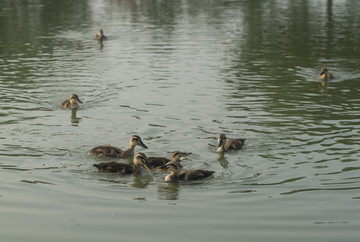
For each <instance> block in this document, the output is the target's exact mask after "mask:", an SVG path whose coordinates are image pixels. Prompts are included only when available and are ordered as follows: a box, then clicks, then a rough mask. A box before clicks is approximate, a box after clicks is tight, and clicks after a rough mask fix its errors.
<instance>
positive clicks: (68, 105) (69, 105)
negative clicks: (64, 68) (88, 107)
mask: <svg viewBox="0 0 360 242" xmlns="http://www.w3.org/2000/svg"><path fill="white" fill-rule="evenodd" d="M79 103H83V102H82V101H80V99H79V97H78V95H76V94H71V95H70V99H68V100H65V101H63V102H62V104H61V107H62V108H63V109H76V108H79Z"/></svg>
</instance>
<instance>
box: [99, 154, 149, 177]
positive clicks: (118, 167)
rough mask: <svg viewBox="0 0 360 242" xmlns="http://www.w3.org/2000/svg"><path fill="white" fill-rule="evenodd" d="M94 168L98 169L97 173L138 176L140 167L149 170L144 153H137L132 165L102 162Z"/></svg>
mask: <svg viewBox="0 0 360 242" xmlns="http://www.w3.org/2000/svg"><path fill="white" fill-rule="evenodd" d="M93 166H94V167H96V168H98V170H99V171H102V172H109V173H118V174H138V173H140V172H141V167H144V168H146V169H147V170H149V171H150V170H151V168H150V165H149V164H148V161H147V158H146V155H145V154H144V153H140V152H139V153H137V154H136V155H135V156H134V159H133V163H132V164H129V163H118V162H103V163H99V164H94V165H93Z"/></svg>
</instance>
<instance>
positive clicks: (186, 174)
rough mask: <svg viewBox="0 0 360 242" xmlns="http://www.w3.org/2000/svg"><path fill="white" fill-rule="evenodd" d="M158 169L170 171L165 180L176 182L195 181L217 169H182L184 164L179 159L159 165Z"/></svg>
mask: <svg viewBox="0 0 360 242" xmlns="http://www.w3.org/2000/svg"><path fill="white" fill-rule="evenodd" d="M157 170H158V171H169V172H170V174H168V175H167V176H166V177H165V181H167V182H174V181H195V180H200V179H204V178H207V177H209V176H211V175H212V174H214V173H215V171H209V170H201V169H197V170H182V165H181V164H180V162H179V161H178V160H171V161H169V162H168V163H166V165H164V166H161V167H158V168H157Z"/></svg>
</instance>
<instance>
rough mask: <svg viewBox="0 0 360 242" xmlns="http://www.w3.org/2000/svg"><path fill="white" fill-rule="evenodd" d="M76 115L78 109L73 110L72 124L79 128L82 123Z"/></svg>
mask: <svg viewBox="0 0 360 242" xmlns="http://www.w3.org/2000/svg"><path fill="white" fill-rule="evenodd" d="M76 113H77V109H72V110H71V123H72V125H74V126H78V125H79V123H80V121H81V118H78V117H77V116H76Z"/></svg>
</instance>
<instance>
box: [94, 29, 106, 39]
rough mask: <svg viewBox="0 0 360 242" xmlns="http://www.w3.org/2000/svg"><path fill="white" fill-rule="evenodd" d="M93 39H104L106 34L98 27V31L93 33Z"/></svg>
mask: <svg viewBox="0 0 360 242" xmlns="http://www.w3.org/2000/svg"><path fill="white" fill-rule="evenodd" d="M95 39H97V40H104V39H106V36H105V35H104V32H103V30H102V29H99V31H98V33H97V34H96V35H95Z"/></svg>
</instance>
